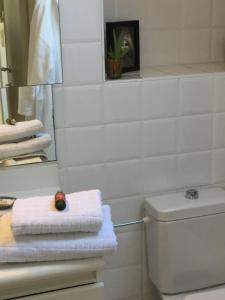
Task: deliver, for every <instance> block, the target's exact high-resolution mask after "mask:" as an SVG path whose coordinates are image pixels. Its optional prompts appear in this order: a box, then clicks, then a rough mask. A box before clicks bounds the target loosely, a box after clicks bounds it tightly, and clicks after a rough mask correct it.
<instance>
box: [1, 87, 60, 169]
mask: <svg viewBox="0 0 225 300" xmlns="http://www.w3.org/2000/svg"><path fill="white" fill-rule="evenodd" d="M55 159H56V152H55V135H54V122H53V103H52V87H51V86H50V85H40V86H29V87H20V88H17V87H14V88H12V87H10V88H2V89H1V90H0V167H8V166H15V165H22V164H30V163H39V162H45V161H52V160H55Z"/></svg>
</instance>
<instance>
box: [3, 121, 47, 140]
mask: <svg viewBox="0 0 225 300" xmlns="http://www.w3.org/2000/svg"><path fill="white" fill-rule="evenodd" d="M43 130H44V127H43V124H42V122H41V121H39V120H31V121H25V122H17V123H16V124H15V125H7V124H3V125H0V143H6V142H14V141H17V140H19V139H23V138H26V137H30V136H32V135H35V134H37V133H39V132H41V131H43Z"/></svg>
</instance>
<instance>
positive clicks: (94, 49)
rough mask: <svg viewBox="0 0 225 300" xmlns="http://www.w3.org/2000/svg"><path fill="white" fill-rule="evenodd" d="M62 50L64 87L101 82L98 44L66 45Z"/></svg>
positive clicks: (99, 47)
mask: <svg viewBox="0 0 225 300" xmlns="http://www.w3.org/2000/svg"><path fill="white" fill-rule="evenodd" d="M62 50H63V51H62V52H63V77H64V84H65V85H79V84H89V83H98V82H102V81H103V75H102V70H103V68H102V49H101V44H100V43H83V44H66V45H63V47H62Z"/></svg>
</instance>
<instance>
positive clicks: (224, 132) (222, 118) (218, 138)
mask: <svg viewBox="0 0 225 300" xmlns="http://www.w3.org/2000/svg"><path fill="white" fill-rule="evenodd" d="M213 140H214V141H213V145H214V147H216V148H225V113H218V114H214V120H213Z"/></svg>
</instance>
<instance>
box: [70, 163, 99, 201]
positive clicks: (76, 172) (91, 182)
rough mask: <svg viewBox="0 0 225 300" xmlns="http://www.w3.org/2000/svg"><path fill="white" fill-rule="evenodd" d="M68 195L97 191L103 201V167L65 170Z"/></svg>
mask: <svg viewBox="0 0 225 300" xmlns="http://www.w3.org/2000/svg"><path fill="white" fill-rule="evenodd" d="M66 180H67V189H68V193H74V192H79V191H85V190H92V189H99V190H101V191H102V193H103V194H102V196H103V199H104V194H105V177H104V166H103V165H101V164H100V165H87V166H81V167H71V168H68V169H67V178H66Z"/></svg>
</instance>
